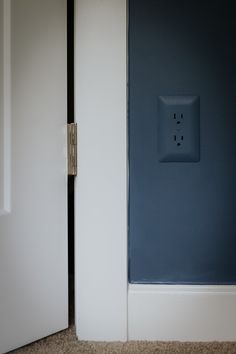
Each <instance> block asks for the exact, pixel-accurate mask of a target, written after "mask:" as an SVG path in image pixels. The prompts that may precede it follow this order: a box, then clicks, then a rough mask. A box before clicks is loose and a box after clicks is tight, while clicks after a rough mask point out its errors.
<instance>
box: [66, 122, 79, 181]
mask: <svg viewBox="0 0 236 354" xmlns="http://www.w3.org/2000/svg"><path fill="white" fill-rule="evenodd" d="M67 136H68V176H77V124H76V123H70V124H67Z"/></svg>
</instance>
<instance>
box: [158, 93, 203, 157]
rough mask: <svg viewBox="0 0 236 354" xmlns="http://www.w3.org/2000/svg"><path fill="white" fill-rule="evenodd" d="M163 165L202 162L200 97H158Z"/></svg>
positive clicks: (159, 146) (159, 151)
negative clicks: (165, 163)
mask: <svg viewBox="0 0 236 354" xmlns="http://www.w3.org/2000/svg"><path fill="white" fill-rule="evenodd" d="M158 156H159V161H160V162H198V161H199V160H200V99H199V97H198V96H159V97H158Z"/></svg>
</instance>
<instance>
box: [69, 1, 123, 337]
mask: <svg viewBox="0 0 236 354" xmlns="http://www.w3.org/2000/svg"><path fill="white" fill-rule="evenodd" d="M75 45H76V52H75V56H76V73H75V80H76V109H75V116H76V120H77V123H78V124H79V128H78V132H79V133H78V137H79V151H78V158H79V163H78V165H79V166H78V168H79V172H78V177H77V180H76V195H75V198H76V200H75V204H76V214H75V220H76V233H75V252H76V265H75V268H76V326H77V327H76V328H77V335H78V336H79V338H80V339H83V340H108V341H109V340H126V339H127V190H126V189H127V167H126V160H127V137H126V0H90V1H88V0H77V1H76V40H75Z"/></svg>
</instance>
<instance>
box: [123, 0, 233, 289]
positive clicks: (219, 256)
mask: <svg viewBox="0 0 236 354" xmlns="http://www.w3.org/2000/svg"><path fill="white" fill-rule="evenodd" d="M227 4H228V6H225V5H224V4H222V3H221V2H219V1H207V2H206V1H194V2H191V6H189V2H187V1H185V0H182V1H178V2H174V1H171V0H169V1H166V0H164V1H158V2H156V1H148V2H144V1H141V0H131V1H130V18H129V23H130V32H129V48H130V52H129V58H130V60H129V80H130V84H129V88H130V91H129V100H130V101H129V102H130V103H129V112H130V115H129V142H130V144H129V148H130V155H129V164H130V195H129V197H130V199H129V200H130V209H129V230H130V232H129V245H130V248H129V258H130V259H129V262H130V263H129V264H130V268H129V279H130V281H131V282H134V283H139V282H141V283H152V282H154V283H162V282H164V283H192V284H194V283H197V284H201V283H206V284H208V283H209V284H219V283H220V284H230V283H235V282H236V258H235V247H236V238H235V234H236V226H235V211H236V188H235V178H236V164H235V153H236V139H235V129H236V120H235V111H236V104H235V102H236V101H235V83H236V69H235V60H236V50H235V48H236V26H235V19H234V15H233V11H232V2H228V3H227ZM175 95H176V96H178V95H196V96H199V97H200V125H201V130H200V150H201V156H200V162H196V163H181V162H180V163H171V162H170V163H167V162H166V163H161V162H160V161H159V160H158V151H157V149H158V144H157V138H158V134H157V129H158V108H157V105H158V97H159V96H175Z"/></svg>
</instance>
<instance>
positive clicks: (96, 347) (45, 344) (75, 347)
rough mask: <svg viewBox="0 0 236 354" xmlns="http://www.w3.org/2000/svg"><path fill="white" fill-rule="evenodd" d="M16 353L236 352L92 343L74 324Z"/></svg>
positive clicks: (233, 346) (225, 346)
mask: <svg viewBox="0 0 236 354" xmlns="http://www.w3.org/2000/svg"><path fill="white" fill-rule="evenodd" d="M12 353H14V354H23V353H25V354H27V353H28V354H30V353H40V354H64V353H69V354H70V353H78V354H97V353H98V354H116V353H117V354H123V353H124V354H127V353H130V354H139V353H141V354H152V353H153V354H154V353H155V354H159V353H163V354H177V353H178V354H187V353H188V354H194V353H199V354H200V353H201V354H210V353H216V354H236V342H234V343H217V342H213V343H178V342H129V343H92V342H82V341H78V340H77V338H76V335H75V330H74V327H71V328H70V329H68V330H66V331H63V332H61V333H58V334H55V335H53V336H51V337H48V338H45V339H43V340H41V341H38V342H36V343H34V344H31V345H29V346H26V347H24V348H22V349H19V350H16V351H14V352H12Z"/></svg>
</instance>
